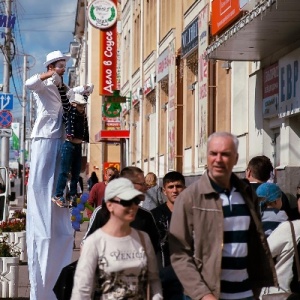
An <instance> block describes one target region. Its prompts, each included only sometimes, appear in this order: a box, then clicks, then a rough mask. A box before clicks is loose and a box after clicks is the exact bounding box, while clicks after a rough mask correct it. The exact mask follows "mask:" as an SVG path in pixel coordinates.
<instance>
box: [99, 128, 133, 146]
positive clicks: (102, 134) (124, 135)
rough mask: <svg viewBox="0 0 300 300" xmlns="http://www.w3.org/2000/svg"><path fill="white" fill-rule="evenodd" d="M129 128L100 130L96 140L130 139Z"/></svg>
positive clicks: (118, 140)
mask: <svg viewBox="0 0 300 300" xmlns="http://www.w3.org/2000/svg"><path fill="white" fill-rule="evenodd" d="M129 136H130V131H129V130H100V131H99V132H98V133H97V134H96V135H95V142H104V143H108V142H114V143H118V142H120V141H121V139H129Z"/></svg>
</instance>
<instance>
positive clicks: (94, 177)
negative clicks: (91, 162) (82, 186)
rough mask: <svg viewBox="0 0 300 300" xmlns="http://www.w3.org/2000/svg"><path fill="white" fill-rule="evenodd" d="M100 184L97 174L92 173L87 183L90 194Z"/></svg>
mask: <svg viewBox="0 0 300 300" xmlns="http://www.w3.org/2000/svg"><path fill="white" fill-rule="evenodd" d="M98 182H99V179H98V176H97V174H96V172H92V174H91V177H90V178H89V179H88V181H87V184H88V190H89V192H90V191H91V189H92V187H93V186H94V185H95V184H96V183H98Z"/></svg>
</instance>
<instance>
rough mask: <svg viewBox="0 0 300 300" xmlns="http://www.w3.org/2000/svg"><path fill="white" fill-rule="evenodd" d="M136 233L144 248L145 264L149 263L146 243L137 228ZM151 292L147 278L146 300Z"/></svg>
mask: <svg viewBox="0 0 300 300" xmlns="http://www.w3.org/2000/svg"><path fill="white" fill-rule="evenodd" d="M137 233H138V234H139V238H140V240H141V243H142V246H143V248H144V251H145V254H146V257H147V265H148V263H149V259H148V255H147V251H146V243H145V238H144V236H143V234H142V233H141V232H140V231H139V230H137ZM150 295H151V292H150V284H149V280H148V283H147V290H146V300H150V299H151V296H150Z"/></svg>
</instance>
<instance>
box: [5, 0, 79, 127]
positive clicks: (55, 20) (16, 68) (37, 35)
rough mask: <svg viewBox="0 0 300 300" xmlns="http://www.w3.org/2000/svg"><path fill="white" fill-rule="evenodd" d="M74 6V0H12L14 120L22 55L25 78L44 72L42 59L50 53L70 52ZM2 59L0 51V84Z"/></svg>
mask: <svg viewBox="0 0 300 300" xmlns="http://www.w3.org/2000/svg"><path fill="white" fill-rule="evenodd" d="M76 7H77V0H49V1H46V0H12V12H13V13H14V14H15V15H16V18H17V19H16V23H15V27H14V29H13V31H12V35H13V37H14V40H15V42H14V44H15V49H16V50H15V51H16V55H15V58H14V60H13V62H12V69H13V70H12V73H13V76H12V78H11V80H10V93H11V94H13V95H14V107H13V110H12V111H11V113H12V115H13V122H15V121H20V120H21V116H22V106H21V105H20V101H22V98H21V97H22V92H23V90H22V89H23V59H24V54H26V55H28V67H29V70H28V72H27V77H30V76H32V75H34V74H36V73H42V72H44V71H46V69H45V67H44V65H43V62H44V61H45V59H46V55H47V54H48V53H49V52H52V51H55V50H60V51H62V52H63V53H67V52H69V45H70V43H71V42H72V41H73V40H74V38H73V34H72V32H73V31H74V28H75V17H76ZM0 14H5V0H0ZM2 32H4V27H0V46H1V45H3V43H4V38H3V37H2V35H1V33H2ZM3 59H4V57H3V53H2V52H0V83H2V82H3V69H4V68H3ZM71 65H72V59H71V60H70V61H69V62H68V66H71ZM66 73H67V71H66ZM66 73H65V74H66ZM17 95H18V96H19V99H20V101H19V100H18V97H17Z"/></svg>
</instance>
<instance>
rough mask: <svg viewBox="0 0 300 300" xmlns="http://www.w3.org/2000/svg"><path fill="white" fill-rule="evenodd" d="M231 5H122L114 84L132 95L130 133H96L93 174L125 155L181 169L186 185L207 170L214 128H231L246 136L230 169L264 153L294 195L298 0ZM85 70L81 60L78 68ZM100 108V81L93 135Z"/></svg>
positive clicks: (149, 0)
mask: <svg viewBox="0 0 300 300" xmlns="http://www.w3.org/2000/svg"><path fill="white" fill-rule="evenodd" d="M78 3H79V4H80V3H81V1H79V2H78ZM228 3H229V2H228V1H223V0H213V1H209V0H197V1H194V0H181V1H176V5H175V4H174V2H173V1H169V0H156V1H154V0H127V1H126V0H122V1H118V11H119V22H118V25H117V26H118V51H119V52H118V54H119V58H118V59H119V65H118V66H119V68H118V72H119V73H118V74H119V77H118V78H119V82H118V87H117V90H120V94H121V95H122V96H124V97H126V99H127V100H126V102H125V103H122V104H121V106H122V113H121V115H120V128H121V129H123V130H127V131H128V132H129V133H130V137H129V138H126V139H123V141H122V142H121V141H120V143H118V142H117V143H111V144H109V143H101V142H99V141H98V140H97V138H95V140H94V142H92V143H91V144H90V146H89V149H88V154H87V157H88V158H87V160H88V162H89V167H90V171H91V170H92V168H93V167H92V166H97V165H98V166H100V168H101V165H103V162H105V161H107V160H112V161H121V160H123V163H122V165H123V166H124V165H134V166H138V167H140V168H141V169H143V170H144V172H145V173H147V172H149V171H152V172H154V173H156V174H157V175H158V176H159V177H160V178H162V177H163V176H164V174H165V173H166V172H168V171H170V170H177V171H180V172H182V173H183V174H184V175H185V176H186V178H187V183H188V184H189V183H190V182H192V181H194V180H195V179H197V178H198V176H200V175H201V174H202V173H203V172H204V170H205V168H206V146H207V138H208V136H209V134H211V133H212V132H214V131H230V132H232V133H233V134H235V135H237V137H238V139H239V142H240V147H239V153H240V156H239V161H238V164H237V165H236V166H235V169H234V171H235V172H236V173H237V174H239V175H240V176H241V177H243V175H244V171H245V169H246V166H247V163H248V161H249V160H250V159H251V158H252V157H253V156H256V155H266V156H268V157H269V158H270V159H271V160H272V161H273V164H274V167H275V168H276V174H275V175H276V180H277V182H278V183H279V185H280V187H281V188H282V189H283V190H284V192H286V193H287V194H288V195H289V196H290V197H289V198H290V200H291V201H294V200H295V197H294V194H295V193H296V187H297V185H298V183H299V181H300V177H299V175H300V168H299V151H298V148H299V146H300V139H299V135H300V130H299V129H298V128H299V126H298V124H299V111H300V101H299V95H298V94H299V93H300V89H299V87H298V86H299V83H298V78H299V80H300V77H298V70H299V68H298V61H299V58H300V50H299V46H300V36H299V32H300V31H299V29H300V20H298V19H299V18H298V17H297V16H298V13H299V11H300V2H299V1H293V0H288V1H287V0H277V1H275V0H262V1H256V0H232V1H230V5H231V6H230V7H226V5H228ZM222 10H224V11H222ZM225 12H226V13H228V14H229V15H228V16H227V15H226V13H225ZM83 14H84V12H83ZM222 18H223V19H222ZM77 19H78V17H77ZM86 26H87V29H85V30H84V31H85V32H87V36H88V38H87V48H88V51H86V53H87V54H88V57H87V58H88V59H87V61H88V63H87V66H88V72H87V74H88V75H87V78H88V81H92V82H94V83H95V82H98V80H99V66H100V68H101V63H102V62H101V61H100V60H99V57H100V55H99V53H100V52H101V51H103V49H101V43H99V30H98V29H95V28H93V27H91V26H90V25H89V24H86ZM83 36H84V33H83ZM78 57H80V59H81V60H83V58H84V57H85V56H84V55H79V56H78ZM84 68H85V65H84V62H82V63H79V64H78V66H77V69H78V70H80V69H82V70H83V69H84ZM102 105H103V97H102V96H101V95H99V90H97V84H96V86H95V91H94V94H93V95H92V97H91V103H90V105H89V113H90V128H91V137H92V138H93V136H96V137H97V134H98V133H99V131H100V130H101V129H103V128H104V126H105V123H104V122H103V121H102V115H101V107H102ZM111 154H113V155H114V157H111V156H110V155H111ZM120 157H121V158H120Z"/></svg>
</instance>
